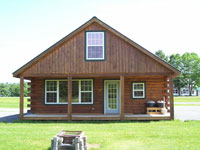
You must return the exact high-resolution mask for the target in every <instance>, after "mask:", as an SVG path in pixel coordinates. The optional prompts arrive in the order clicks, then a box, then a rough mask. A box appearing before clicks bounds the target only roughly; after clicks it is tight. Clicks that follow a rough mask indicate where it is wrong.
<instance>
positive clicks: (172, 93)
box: [169, 76, 174, 120]
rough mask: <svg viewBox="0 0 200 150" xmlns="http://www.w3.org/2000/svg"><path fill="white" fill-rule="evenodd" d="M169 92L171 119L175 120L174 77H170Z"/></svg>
mask: <svg viewBox="0 0 200 150" xmlns="http://www.w3.org/2000/svg"><path fill="white" fill-rule="evenodd" d="M169 84H170V85H169V87H170V89H169V91H170V119H171V120H174V90H173V77H172V76H169Z"/></svg>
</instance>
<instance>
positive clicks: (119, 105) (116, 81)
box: [103, 79, 121, 114]
mask: <svg viewBox="0 0 200 150" xmlns="http://www.w3.org/2000/svg"><path fill="white" fill-rule="evenodd" d="M112 82H115V83H118V109H119V113H116V114H120V113H121V99H120V80H112V79H110V80H109V79H106V80H104V86H103V88H104V89H103V90H104V114H109V113H108V112H107V107H106V106H107V105H106V103H107V83H112Z"/></svg>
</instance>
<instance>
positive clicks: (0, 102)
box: [0, 97, 29, 108]
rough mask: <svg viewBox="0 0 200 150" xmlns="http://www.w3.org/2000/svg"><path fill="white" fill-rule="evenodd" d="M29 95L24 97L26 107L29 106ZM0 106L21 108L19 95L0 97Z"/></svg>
mask: <svg viewBox="0 0 200 150" xmlns="http://www.w3.org/2000/svg"><path fill="white" fill-rule="evenodd" d="M27 99H28V98H27V97H25V98H24V108H27V104H29V102H27ZM0 108H19V97H0Z"/></svg>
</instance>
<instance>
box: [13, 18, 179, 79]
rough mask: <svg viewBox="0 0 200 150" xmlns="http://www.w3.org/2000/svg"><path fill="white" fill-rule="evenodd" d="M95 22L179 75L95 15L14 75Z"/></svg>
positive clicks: (175, 71) (16, 75) (176, 73)
mask: <svg viewBox="0 0 200 150" xmlns="http://www.w3.org/2000/svg"><path fill="white" fill-rule="evenodd" d="M94 22H96V23H98V24H100V25H101V26H102V27H104V28H105V29H107V30H108V31H110V32H112V33H113V34H115V35H117V36H118V37H120V38H122V39H123V40H124V41H126V42H128V43H129V44H131V45H132V46H134V47H135V48H137V49H138V50H140V51H141V52H143V53H144V54H146V55H148V56H149V57H151V58H152V59H154V60H156V61H157V62H159V63H160V64H162V65H163V66H165V67H166V68H168V69H169V70H171V71H172V72H174V75H175V76H177V75H179V74H180V72H179V70H177V69H176V68H174V67H173V66H172V65H170V64H168V63H167V62H165V61H164V60H162V59H160V58H159V57H157V56H156V55H154V54H153V53H151V52H150V51H148V50H146V49H145V48H143V47H142V46H140V45H139V44H137V43H135V42H134V41H132V40H131V39H129V38H128V37H126V36H124V35H123V34H121V33H120V32H118V31H117V30H115V29H113V28H112V27H110V26H109V25H107V24H106V23H104V22H103V21H101V20H100V19H98V18H97V17H93V18H91V19H90V20H89V21H87V22H86V23H84V24H83V25H81V26H80V27H79V28H77V29H76V30H74V31H73V32H71V33H70V34H68V35H67V36H65V37H64V38H62V39H61V40H60V41H58V42H56V43H55V44H54V45H52V46H50V47H49V48H48V49H46V50H45V51H43V52H42V53H41V54H39V55H38V56H36V57H35V58H33V59H32V60H31V61H29V62H28V63H26V64H25V65H23V66H22V67H21V68H19V69H18V70H16V71H15V72H13V76H14V77H19V76H20V74H21V73H23V71H25V70H26V69H28V68H29V67H31V66H32V65H33V64H35V63H37V62H38V61H39V60H40V59H41V58H43V57H44V56H46V55H47V54H48V53H50V52H51V51H53V50H54V49H55V48H56V47H58V46H59V45H61V44H63V43H64V42H66V41H67V40H69V39H70V38H71V37H73V36H74V35H75V34H77V33H79V32H80V31H82V30H83V29H84V28H86V27H87V26H89V25H91V24H92V23H94Z"/></svg>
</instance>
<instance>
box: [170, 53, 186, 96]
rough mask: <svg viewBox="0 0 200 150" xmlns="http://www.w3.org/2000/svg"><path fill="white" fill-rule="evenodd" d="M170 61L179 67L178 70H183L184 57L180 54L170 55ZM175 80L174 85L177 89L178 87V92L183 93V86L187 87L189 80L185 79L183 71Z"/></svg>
mask: <svg viewBox="0 0 200 150" xmlns="http://www.w3.org/2000/svg"><path fill="white" fill-rule="evenodd" d="M169 63H170V64H171V65H172V66H174V67H175V68H177V69H178V70H181V64H182V57H181V55H180V54H172V55H171V56H170V57H169ZM173 82H174V87H175V88H176V89H178V94H179V96H180V95H181V93H180V92H181V88H183V87H185V86H186V85H187V82H186V81H185V79H184V76H183V74H182V72H181V73H180V75H179V76H178V77H176V78H174V80H173Z"/></svg>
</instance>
